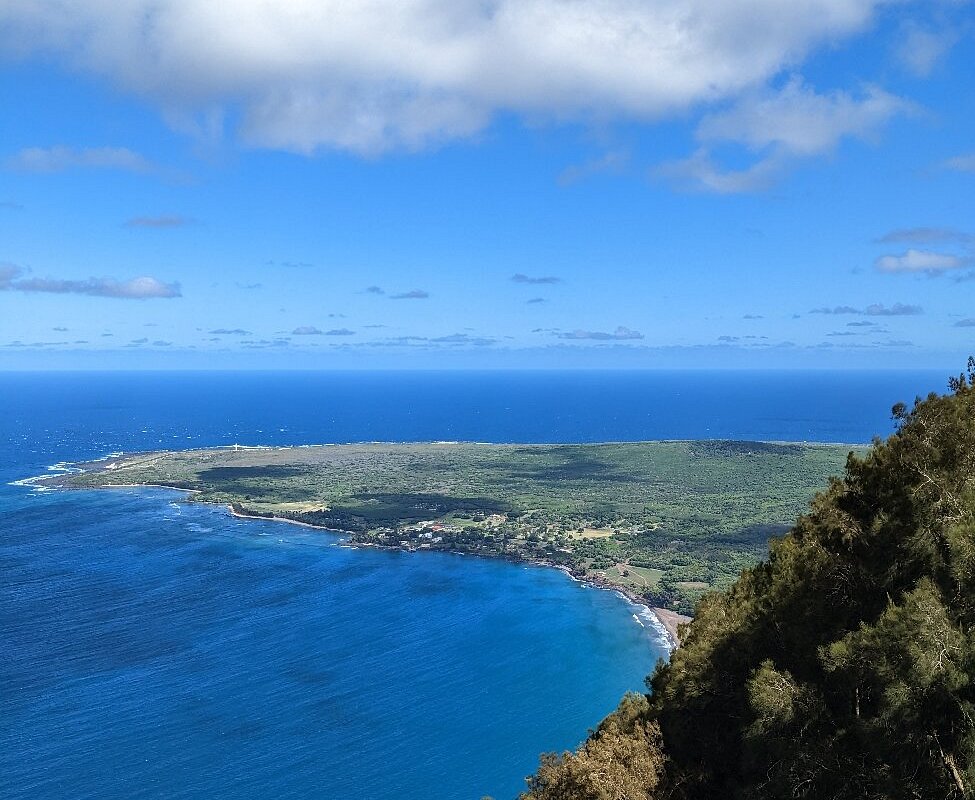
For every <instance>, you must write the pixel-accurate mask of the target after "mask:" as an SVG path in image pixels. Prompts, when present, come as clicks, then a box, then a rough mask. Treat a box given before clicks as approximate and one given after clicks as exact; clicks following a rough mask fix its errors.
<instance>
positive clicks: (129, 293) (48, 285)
mask: <svg viewBox="0 0 975 800" xmlns="http://www.w3.org/2000/svg"><path fill="white" fill-rule="evenodd" d="M23 275H24V270H22V269H21V268H20V267H18V266H16V265H15V264H0V290H3V291H12V292H27V293H42V294H84V295H89V296H90V297H114V298H118V299H122V300H149V299H153V298H173V297H182V296H183V295H182V292H181V291H180V286H179V284H178V283H163V282H162V281H160V280H157V279H156V278H150V277H148V276H144V277H141V278H133V279H132V280H128V281H119V280H116V279H115V278H87V279H86V280H74V279H64V278H26V277H23Z"/></svg>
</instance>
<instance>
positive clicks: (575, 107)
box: [0, 0, 882, 154]
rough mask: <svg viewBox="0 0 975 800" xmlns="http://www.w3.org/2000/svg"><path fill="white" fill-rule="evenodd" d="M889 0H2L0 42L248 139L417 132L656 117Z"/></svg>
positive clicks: (370, 141)
mask: <svg viewBox="0 0 975 800" xmlns="http://www.w3.org/2000/svg"><path fill="white" fill-rule="evenodd" d="M880 5H882V1H881V0H796V1H795V2H792V3H773V2H768V0H740V1H739V2H735V3H730V2H722V3H714V2H710V0H682V2H676V1H675V0H661V1H660V2H654V3H648V2H640V1H639V0H585V1H579V2H558V1H557V0H491V2H479V1H478V0H459V1H458V0H374V2H370V3H349V2H345V0H289V2H287V3H284V2H278V3H269V2H265V0H239V2H236V3H232V4H221V3H213V2H209V1H208V0H131V1H130V2H127V3H123V4H119V3H117V2H115V1H114V0H88V2H84V3H74V2H72V3H57V4H55V5H51V4H50V3H37V2H35V1H34V0H8V2H6V3H4V4H3V6H2V7H0V52H2V53H3V54H4V55H6V56H7V57H8V58H9V57H11V56H13V57H17V56H20V57H27V56H31V55H38V54H39V55H43V56H48V57H53V58H56V59H58V60H60V61H61V62H62V63H64V64H66V65H67V66H69V67H70V68H72V69H76V70H80V71H83V72H87V73H89V74H94V75H97V76H101V77H104V78H107V79H108V80H110V81H113V82H114V83H116V84H117V85H118V86H120V88H122V89H123V90H125V91H127V92H130V93H132V94H134V95H136V96H138V97H140V98H143V99H145V100H147V101H148V102H150V103H154V104H155V105H156V106H157V107H158V108H160V109H162V110H163V111H164V113H165V115H166V119H167V120H168V121H170V122H171V123H172V124H174V125H176V126H179V127H182V128H187V129H192V128H194V127H196V128H199V129H207V128H213V127H219V126H220V125H222V122H221V120H222V119H225V118H226V119H234V120H237V119H239V120H240V122H239V127H238V133H239V136H240V137H241V138H242V139H243V140H244V141H245V142H246V143H248V144H251V145H254V146H261V147H274V148H284V149H288V150H294V151H298V152H304V153H309V152H313V151H315V150H316V149H318V148H321V147H328V148H339V149H345V150H351V151H354V152H358V153H367V154H368V153H377V152H382V151H384V150H389V149H417V148H420V147H424V146H426V145H429V144H431V143H436V142H440V141H444V140H448V139H452V138H457V137H464V136H469V135H471V134H473V133H476V132H477V131H479V130H481V129H483V128H484V127H485V126H486V125H487V124H488V123H489V122H490V120H491V119H492V118H493V117H494V116H495V115H496V114H497V113H499V112H513V113H516V114H521V115H524V116H525V117H529V118H532V119H537V118H549V119H567V118H568V119H571V118H592V119H600V120H602V119H607V118H612V117H621V118H630V119H650V120H654V119H659V118H661V117H662V116H665V115H672V114H679V113H682V112H684V111H686V110H687V109H689V108H692V107H694V106H696V105H698V104H700V103H706V102H713V101H720V100H723V99H727V98H731V97H734V96H736V95H737V94H739V93H741V92H742V91H743V90H747V89H749V87H755V86H758V85H761V84H762V83H764V82H765V81H767V80H769V79H770V78H771V77H773V76H774V75H776V74H778V73H780V72H781V70H782V69H783V68H787V67H790V66H792V65H795V64H796V63H797V62H799V61H801V60H802V59H803V58H804V57H805V56H806V55H807V54H809V53H810V52H811V51H813V50H814V49H815V48H817V47H820V46H823V45H832V44H834V43H835V42H837V41H839V40H841V39H843V38H844V37H849V36H852V35H854V34H856V33H858V32H860V31H863V30H865V29H866V28H867V27H868V26H869V24H870V23H871V21H872V19H873V17H874V12H875V10H876V8H877V7H879V6H880Z"/></svg>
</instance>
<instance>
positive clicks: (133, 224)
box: [125, 214, 193, 228]
mask: <svg viewBox="0 0 975 800" xmlns="http://www.w3.org/2000/svg"><path fill="white" fill-rule="evenodd" d="M192 224H193V220H192V219H190V218H189V217H182V216H180V215H179V214H172V215H165V214H164V215H162V216H159V217H133V218H132V219H130V220H127V221H126V223H125V227H126V228H181V227H183V226H184V225H192Z"/></svg>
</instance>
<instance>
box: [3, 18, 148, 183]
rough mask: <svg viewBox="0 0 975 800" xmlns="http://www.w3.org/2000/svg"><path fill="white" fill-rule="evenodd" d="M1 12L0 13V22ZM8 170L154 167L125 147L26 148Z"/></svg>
mask: <svg viewBox="0 0 975 800" xmlns="http://www.w3.org/2000/svg"><path fill="white" fill-rule="evenodd" d="M2 19H3V12H2V11H0V20H2ZM6 167H7V169H12V170H18V171H21V172H65V171H66V170H69V169H117V170H123V171H126V172H137V173H148V172H155V171H157V169H158V168H157V167H156V166H155V165H154V164H153V163H152V162H151V161H149V159H147V158H146V157H145V156H143V155H140V154H139V153H136V152H134V151H133V150H129V149H128V148H127V147H67V146H66V145H57V146H55V147H28V148H26V149H24V150H21V151H20V152H19V153H17V154H16V155H13V156H11V157H10V158H8V159H7V161H6Z"/></svg>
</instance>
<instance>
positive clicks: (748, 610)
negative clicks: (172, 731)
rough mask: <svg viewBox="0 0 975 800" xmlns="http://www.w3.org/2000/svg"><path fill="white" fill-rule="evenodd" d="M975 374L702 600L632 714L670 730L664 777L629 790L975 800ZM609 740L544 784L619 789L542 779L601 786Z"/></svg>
mask: <svg viewBox="0 0 975 800" xmlns="http://www.w3.org/2000/svg"><path fill="white" fill-rule="evenodd" d="M973 383H975V360H970V361H969V368H968V374H966V375H961V376H959V377H958V378H953V379H952V380H951V382H950V388H951V392H950V393H949V394H947V395H944V396H939V395H930V396H929V397H927V398H926V399H924V400H917V401H916V402H915V404H914V406H913V408H911V409H908V407H907V406H905V405H903V404H899V405H898V406H896V407H895V408H894V416H895V419H896V420H897V423H898V427H897V431H896V432H895V434H894V435H893V436H891V437H890V438H889V439H888V440H887V441H885V442H881V441H875V442H874V445H873V447H872V448H871V449H870V451H869V452H868V453H867V454H866V455H865V456H864V457H862V458H858V457H856V456H855V455H852V454H851V456H850V458H849V460H848V462H847V465H846V471H845V475H844V477H843V478H842V479H834V480H833V481H832V482H831V483H830V485H829V486H828V487H827V488H826V490H825V491H823V492H822V493H821V494H819V495H818V496H817V497H816V499H815V500H814V501H813V503H812V505H811V509H810V512H809V513H808V514H807V515H805V516H804V517H802V518H801V519H800V520H799V521H798V523H797V525H796V526H795V527H794V528H793V530H792V531H791V532H789V533H788V534H787V535H786V536H784V537H783V538H781V539H779V540H777V541H773V542H772V544H771V546H770V552H769V557H768V559H767V560H766V561H765V562H762V563H760V564H758V565H757V566H755V567H752V568H750V569H747V570H745V571H744V572H743V573H742V575H741V577H740V579H739V580H738V581H737V583H735V584H734V585H733V586H732V587H731V588H730V589H729V590H728V591H727V592H724V593H712V594H709V595H706V596H705V597H704V598H703V599H702V600H701V602H700V603H699V605H698V607H697V614H696V617H695V619H694V622H693V623H692V624H691V625H690V626H689V627H688V629H687V630H686V631H685V635H684V637H683V644H682V646H681V647H680V648H679V649H678V650H676V651H675V652H674V654H673V655H672V658H671V661H670V663H669V664H668V665H664V666H661V667H659V668H658V670H657V671H656V673H655V674H654V675H653V676H652V678H651V679H650V681H649V682H650V686H651V689H652V694H651V695H650V696H649V697H648V699H647V704H646V707H645V708H644V709H642V710H641V711H639V715H638V719H636V720H630V721H629V722H628V723H627V726H629V727H627V728H626V729H627V730H633V731H638V730H639V731H648V730H653V731H654V732H655V733H656V731H657V730H659V736H656V735H655V736H653V737H648V736H644V737H643V739H642V741H643V742H644V746H646V747H647V748H649V750H650V751H651V753H650V756H649V758H650V760H651V761H652V762H653V763H655V764H660V765H661V767H660V772H659V773H654V774H653V778H652V780H651V781H648V782H647V783H644V784H640V787H641V788H640V789H639V790H638V791H634V792H632V793H630V794H627V793H622V794H618V795H615V796H616V797H619V798H645V797H648V798H674V800H680V799H681V798H686V800H691V798H693V800H708V799H709V798H714V799H715V800H717V799H718V798H721V800H725V798H743V799H744V798H748V800H753V799H754V800H759V798H763V799H764V798H782V797H790V798H836V799H837V800H840V799H844V798H849V800H854V798H856V800H862V799H863V798H877V799H878V800H879V798H892V799H899V798H904V799H905V800H907V798H939V799H940V798H952V797H954V798H967V797H973V796H975V686H973V677H975V633H973V626H975V389H973ZM631 708H632V706H631ZM621 713H622V712H617V715H619V714H621ZM629 713H630V711H627V714H629ZM614 716H616V715H614ZM628 719H629V718H628ZM604 725H606V723H604ZM598 735H599V733H598V732H597V734H596V737H597V738H594V739H593V740H591V741H590V742H589V743H587V745H585V747H584V748H583V750H582V751H580V753H579V754H578V755H577V756H574V757H571V758H568V757H563V758H562V759H561V760H556V761H552V760H549V761H548V762H545V764H543V769H542V771H541V772H540V773H539V777H537V778H536V781H538V780H542V783H541V784H538V783H536V784H533V786H532V790H531V792H529V794H528V795H527V796H528V797H531V798H538V799H539V800H541V799H542V798H562V797H566V798H568V797H578V798H590V797H593V798H595V797H599V798H602V797H604V796H605V797H610V796H613V795H599V794H592V793H589V794H586V793H585V791H583V790H582V789H580V790H579V791H578V792H577V793H575V794H572V793H568V794H544V793H542V792H541V791H540V790H539V788H538V787H539V786H542V787H543V788H547V787H548V786H549V783H545V780H548V779H545V778H542V776H544V775H548V774H551V773H552V771H553V770H561V771H562V772H560V773H559V774H560V776H561V775H562V773H566V774H568V773H572V774H573V778H572V780H573V781H575V783H573V784H572V785H573V786H576V785H578V786H583V785H585V776H584V775H581V774H580V773H579V769H581V768H582V767H583V766H584V764H585V761H584V760H583V761H580V760H579V759H584V756H585V754H586V753H587V752H588V749H589V748H590V746H591V745H592V744H593V742H595V741H598ZM637 738H638V737H634V739H633V741H634V745H635V743H636V739H637ZM619 747H620V749H621V752H625V753H627V757H628V758H629V759H630V760H631V761H632V760H634V756H633V754H632V752H631V751H629V750H627V749H626V748H625V747H623V746H622V745H619ZM572 759H575V760H572ZM620 763H622V761H621V762H620ZM617 766H618V765H617ZM560 780H561V777H560ZM565 780H568V777H566V778H565ZM551 785H558V782H555V783H552V784H551ZM567 785H568V784H567ZM641 792H642V793H641Z"/></svg>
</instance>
